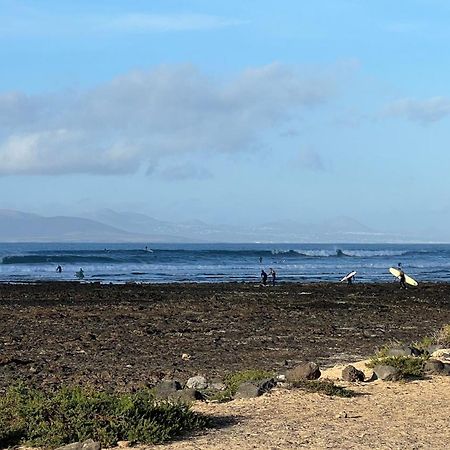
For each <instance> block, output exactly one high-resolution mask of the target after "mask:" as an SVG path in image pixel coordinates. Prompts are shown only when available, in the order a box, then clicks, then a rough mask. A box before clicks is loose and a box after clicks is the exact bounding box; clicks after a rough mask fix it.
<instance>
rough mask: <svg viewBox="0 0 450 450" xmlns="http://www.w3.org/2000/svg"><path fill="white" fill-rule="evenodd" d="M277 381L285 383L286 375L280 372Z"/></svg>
mask: <svg viewBox="0 0 450 450" xmlns="http://www.w3.org/2000/svg"><path fill="white" fill-rule="evenodd" d="M276 379H277V381H279V382H280V383H284V382H285V381H286V375H284V374H279V375H277V377H276Z"/></svg>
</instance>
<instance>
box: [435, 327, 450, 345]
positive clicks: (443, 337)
mask: <svg viewBox="0 0 450 450" xmlns="http://www.w3.org/2000/svg"><path fill="white" fill-rule="evenodd" d="M436 343H437V344H439V345H443V346H446V347H447V346H450V323H448V324H447V325H444V326H443V327H442V328H441V329H440V330H439V331H438V332H437V334H436Z"/></svg>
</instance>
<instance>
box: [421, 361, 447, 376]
mask: <svg viewBox="0 0 450 450" xmlns="http://www.w3.org/2000/svg"><path fill="white" fill-rule="evenodd" d="M423 370H424V372H425V373H429V374H430V375H447V369H446V367H445V364H444V363H443V362H442V361H439V360H438V359H429V360H428V361H427V362H426V363H425V366H424V368H423Z"/></svg>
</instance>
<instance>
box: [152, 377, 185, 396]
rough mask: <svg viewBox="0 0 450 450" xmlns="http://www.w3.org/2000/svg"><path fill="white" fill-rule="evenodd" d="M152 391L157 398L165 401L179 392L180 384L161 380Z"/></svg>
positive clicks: (174, 381)
mask: <svg viewBox="0 0 450 450" xmlns="http://www.w3.org/2000/svg"><path fill="white" fill-rule="evenodd" d="M154 390H155V396H156V397H157V398H161V399H167V398H169V397H170V396H172V395H173V394H174V393H175V392H177V391H180V390H181V384H180V382H179V381H176V380H163V381H161V383H159V384H157V385H156V386H155V387H154Z"/></svg>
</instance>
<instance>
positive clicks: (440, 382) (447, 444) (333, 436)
mask: <svg viewBox="0 0 450 450" xmlns="http://www.w3.org/2000/svg"><path fill="white" fill-rule="evenodd" d="M340 384H341V385H345V386H349V385H348V384H345V383H340ZM349 387H351V388H352V389H353V390H354V391H356V392H357V393H359V394H360V395H359V396H357V397H354V398H349V399H347V398H338V397H333V398H331V397H327V396H325V395H320V394H310V393H305V392H302V391H300V390H292V391H289V390H286V389H275V390H274V391H272V392H271V393H269V394H266V395H264V396H262V397H259V398H256V399H249V400H236V401H233V402H230V403H225V404H197V405H195V407H194V408H195V409H196V410H197V411H201V412H203V413H205V414H209V415H212V416H214V417H220V418H221V422H222V423H221V426H219V427H218V428H216V429H213V430H209V431H207V432H206V433H205V434H202V435H198V436H194V437H191V438H188V439H185V440H183V441H180V442H174V443H170V444H166V445H163V446H151V447H145V448H147V449H160V450H161V449H163V450H169V449H170V450H172V449H173V450H175V449H177V450H179V449H183V450H194V449H195V450H208V449H216V450H220V449H224V450H234V449H236V450H238V449H239V450H246V449H268V450H275V449H277V450H278V449H279V450H282V449H297V448H301V449H329V448H331V449H361V450H362V449H371V450H374V449H383V450H384V449H435V450H437V449H448V448H450V427H449V426H448V425H449V413H450V377H434V378H430V379H426V380H420V381H413V382H402V383H398V382H396V383H389V382H382V381H376V382H371V383H358V384H353V385H352V386H349ZM345 416H346V417H345Z"/></svg>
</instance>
